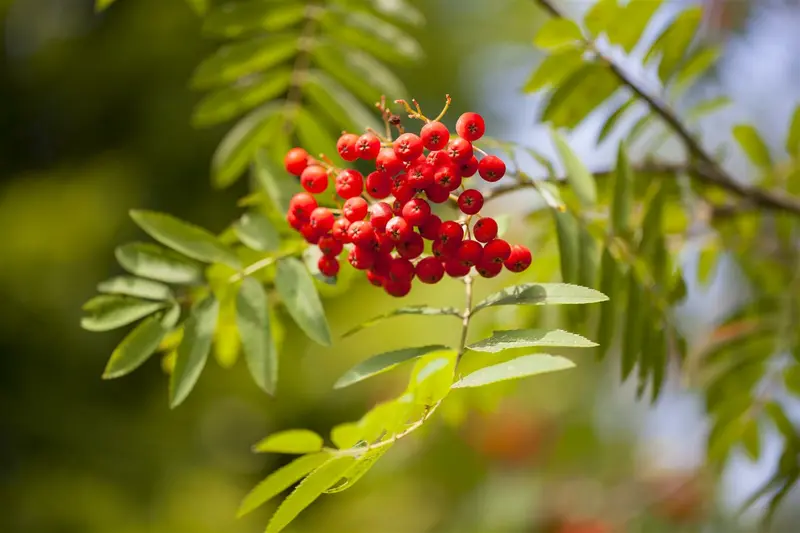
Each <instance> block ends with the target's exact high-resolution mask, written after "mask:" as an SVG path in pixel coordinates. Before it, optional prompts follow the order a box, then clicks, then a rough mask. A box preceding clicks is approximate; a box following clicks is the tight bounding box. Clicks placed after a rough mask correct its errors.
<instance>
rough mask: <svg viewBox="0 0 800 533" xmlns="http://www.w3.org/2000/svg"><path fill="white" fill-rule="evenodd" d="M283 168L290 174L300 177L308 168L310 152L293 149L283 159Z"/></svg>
mask: <svg viewBox="0 0 800 533" xmlns="http://www.w3.org/2000/svg"><path fill="white" fill-rule="evenodd" d="M283 166H284V167H285V168H286V172H288V173H289V174H292V175H294V176H299V175H300V174H302V173H303V171H304V170H305V169H306V167H307V166H308V152H306V151H305V150H303V149H302V148H292V149H291V150H289V151H288V152H286V157H284V158H283Z"/></svg>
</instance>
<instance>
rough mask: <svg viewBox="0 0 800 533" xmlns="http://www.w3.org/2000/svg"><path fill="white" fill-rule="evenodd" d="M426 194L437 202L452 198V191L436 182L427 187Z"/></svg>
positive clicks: (440, 202)
mask: <svg viewBox="0 0 800 533" xmlns="http://www.w3.org/2000/svg"><path fill="white" fill-rule="evenodd" d="M425 196H427V197H428V200H430V201H431V202H433V203H435V204H443V203H445V202H446V201H447V200H448V199H449V198H450V191H448V190H447V189H445V188H444V187H440V186H439V185H436V184H435V183H434V184H433V185H431V186H430V187H428V188H427V189H425Z"/></svg>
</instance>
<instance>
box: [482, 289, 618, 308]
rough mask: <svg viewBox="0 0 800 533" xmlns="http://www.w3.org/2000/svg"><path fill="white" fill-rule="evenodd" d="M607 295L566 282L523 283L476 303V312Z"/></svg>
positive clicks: (593, 300)
mask: <svg viewBox="0 0 800 533" xmlns="http://www.w3.org/2000/svg"><path fill="white" fill-rule="evenodd" d="M606 300H608V297H607V296H606V295H604V294H602V293H600V292H598V291H596V290H594V289H589V288H587V287H581V286H579V285H570V284H568V283H523V284H522V285H514V286H513V287H508V288H506V289H503V290H502V291H500V292H496V293H494V294H492V295H491V296H489V297H488V298H486V299H485V300H483V301H482V302H481V303H479V304H478V305H476V306H475V307H474V308H473V309H472V312H473V313H476V312H478V311H480V310H481V309H485V308H487V307H494V306H498V305H571V304H591V303H598V302H605V301H606Z"/></svg>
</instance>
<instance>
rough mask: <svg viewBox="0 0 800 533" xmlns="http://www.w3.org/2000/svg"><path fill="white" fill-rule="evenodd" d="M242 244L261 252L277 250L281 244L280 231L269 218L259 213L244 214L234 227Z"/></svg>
mask: <svg viewBox="0 0 800 533" xmlns="http://www.w3.org/2000/svg"><path fill="white" fill-rule="evenodd" d="M233 230H234V232H235V233H236V237H237V238H238V239H239V241H241V243H242V244H244V245H245V246H247V247H248V248H252V249H253V250H258V251H259V252H270V251H273V250H276V249H277V248H278V247H279V246H280V243H281V237H280V235H279V234H278V230H277V229H275V226H273V225H272V222H270V221H269V219H268V218H267V217H265V216H264V215H262V214H261V213H259V212H257V211H251V212H248V213H245V214H243V215H242V216H241V217H240V218H239V220H237V221H236V223H235V224H234V226H233Z"/></svg>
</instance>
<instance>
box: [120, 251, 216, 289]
mask: <svg viewBox="0 0 800 533" xmlns="http://www.w3.org/2000/svg"><path fill="white" fill-rule="evenodd" d="M114 256H115V257H116V258H117V261H118V262H119V264H120V265H121V266H122V268H124V269H125V270H127V271H128V272H130V273H131V274H136V275H137V276H141V277H143V278H149V279H154V280H158V281H163V282H165V283H177V284H194V283H199V282H201V281H202V280H203V266H202V265H201V264H200V263H197V262H196V261H194V260H192V259H189V258H188V257H185V256H183V255H181V254H178V253H176V252H173V251H172V250H167V249H166V248H162V247H161V246H159V245H157V244H153V243H143V242H133V243H129V244H123V245H122V246H119V247H118V248H117V249H116V250H115V251H114Z"/></svg>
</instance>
